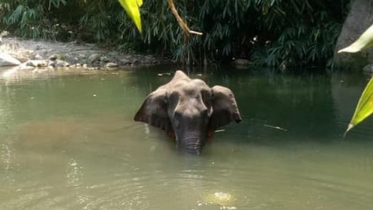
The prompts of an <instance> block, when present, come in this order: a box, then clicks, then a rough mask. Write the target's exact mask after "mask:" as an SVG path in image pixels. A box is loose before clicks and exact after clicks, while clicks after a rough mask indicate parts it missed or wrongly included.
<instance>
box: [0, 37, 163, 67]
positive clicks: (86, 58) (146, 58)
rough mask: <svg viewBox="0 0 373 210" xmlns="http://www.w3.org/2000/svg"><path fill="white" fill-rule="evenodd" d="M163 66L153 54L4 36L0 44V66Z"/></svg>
mask: <svg viewBox="0 0 373 210" xmlns="http://www.w3.org/2000/svg"><path fill="white" fill-rule="evenodd" d="M161 63H165V61H163V60H162V59H159V58H156V57H155V56H153V55H138V54H125V53H121V52H117V51H113V50H107V49H101V48H98V47H97V46H95V45H94V44H83V43H77V42H68V43H62V42H52V41H35V40H23V39H19V38H9V37H4V38H3V39H2V42H1V43H0V67H1V66H19V68H20V69H34V68H36V67H52V68H56V67H69V68H72V67H76V68H86V69H115V68H117V67H121V66H138V65H156V64H161Z"/></svg>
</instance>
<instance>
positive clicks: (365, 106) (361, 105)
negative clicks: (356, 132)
mask: <svg viewBox="0 0 373 210" xmlns="http://www.w3.org/2000/svg"><path fill="white" fill-rule="evenodd" d="M372 113H373V77H372V78H371V79H370V81H369V83H368V85H367V86H366V87H365V89H364V91H363V94H362V95H361V96H360V99H359V102H358V104H357V107H356V109H355V113H354V115H353V117H352V119H351V122H350V124H348V127H347V130H346V132H345V135H346V133H347V132H348V131H350V130H351V129H352V128H353V127H354V126H356V125H357V124H359V123H360V122H362V121H363V120H364V119H365V118H367V117H368V116H369V115H371V114H372Z"/></svg>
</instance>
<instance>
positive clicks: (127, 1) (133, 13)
mask: <svg viewBox="0 0 373 210" xmlns="http://www.w3.org/2000/svg"><path fill="white" fill-rule="evenodd" d="M118 1H119V3H120V4H121V5H122V7H123V8H124V9H125V10H126V12H127V14H128V16H130V18H131V19H132V20H133V22H134V23H135V25H136V27H137V29H138V30H139V31H140V33H141V30H142V27H141V17H140V10H139V7H141V5H142V0H118Z"/></svg>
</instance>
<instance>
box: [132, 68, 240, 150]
mask: <svg viewBox="0 0 373 210" xmlns="http://www.w3.org/2000/svg"><path fill="white" fill-rule="evenodd" d="M241 120H242V119H241V115H240V112H239V110H238V107H237V103H236V99H235V97H234V95H233V93H232V91H231V90H230V89H228V88H226V87H223V86H218V85H217V86H214V87H212V88H210V87H209V86H208V85H206V83H205V82H204V81H202V80H200V79H190V78H189V77H188V76H187V75H186V74H185V73H184V72H182V71H180V70H178V71H177V72H176V73H175V75H174V77H173V78H172V80H171V81H170V82H168V83H167V84H165V85H162V86H160V87H158V89H156V90H155V91H154V92H152V93H150V94H149V95H148V96H147V97H146V99H145V101H144V103H143V104H142V106H141V108H140V109H139V111H138V112H137V113H136V115H135V121H138V122H144V123H148V124H150V125H153V126H155V127H158V128H161V129H162V130H165V131H166V132H167V133H168V135H169V136H171V137H173V138H175V140H176V142H177V145H178V148H181V149H182V150H184V151H187V152H189V153H195V154H200V153H201V151H202V149H203V147H204V145H205V143H206V139H207V138H208V137H210V136H212V134H213V132H214V131H215V130H216V129H217V128H219V127H221V126H224V125H226V124H229V123H230V122H232V121H235V122H237V123H239V122H240V121H241Z"/></svg>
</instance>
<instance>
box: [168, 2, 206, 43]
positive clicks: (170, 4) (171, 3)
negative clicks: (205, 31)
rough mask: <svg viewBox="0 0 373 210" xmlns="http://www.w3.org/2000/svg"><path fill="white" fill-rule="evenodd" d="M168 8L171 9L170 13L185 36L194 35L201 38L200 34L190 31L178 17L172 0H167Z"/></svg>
mask: <svg viewBox="0 0 373 210" xmlns="http://www.w3.org/2000/svg"><path fill="white" fill-rule="evenodd" d="M168 6H169V7H170V9H171V12H172V13H173V14H174V16H175V18H176V21H177V23H178V24H179V26H180V28H181V29H182V30H183V31H184V33H185V34H186V35H189V34H195V35H199V36H201V35H202V33H201V32H198V31H192V30H190V29H189V27H188V25H187V24H186V23H185V22H184V21H183V19H182V18H181V17H180V15H179V13H178V12H177V10H176V7H175V4H174V1H173V0H168Z"/></svg>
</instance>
